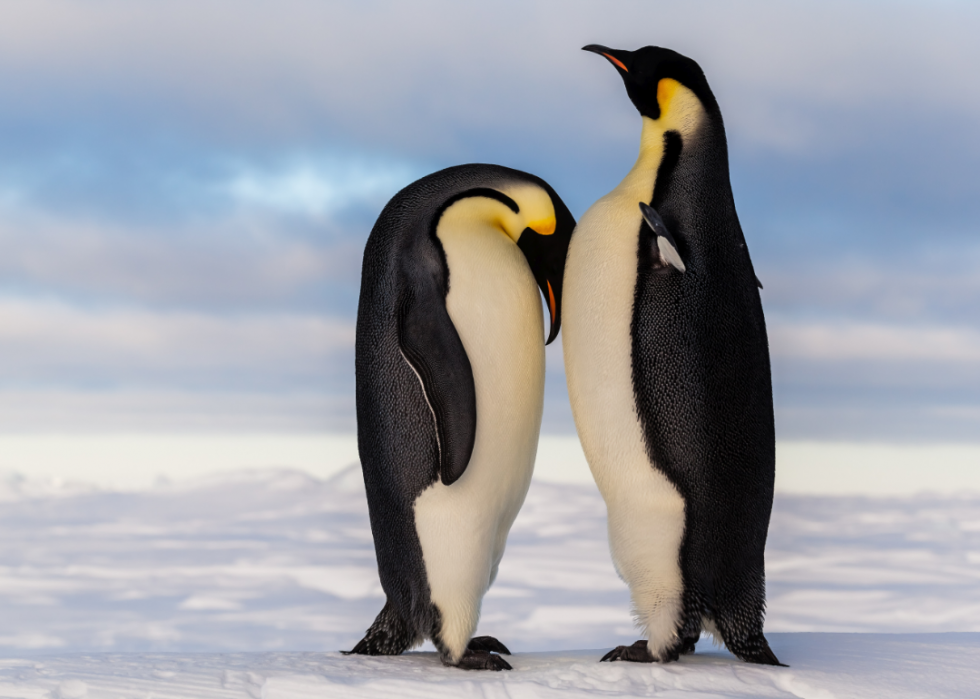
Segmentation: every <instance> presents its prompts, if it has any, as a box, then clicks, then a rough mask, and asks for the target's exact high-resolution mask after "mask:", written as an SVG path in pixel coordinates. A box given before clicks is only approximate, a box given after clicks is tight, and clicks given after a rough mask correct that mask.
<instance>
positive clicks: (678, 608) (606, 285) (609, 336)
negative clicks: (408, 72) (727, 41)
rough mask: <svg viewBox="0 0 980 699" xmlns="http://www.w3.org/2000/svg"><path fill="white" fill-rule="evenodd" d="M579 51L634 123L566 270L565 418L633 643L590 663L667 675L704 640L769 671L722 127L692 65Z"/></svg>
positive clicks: (763, 414)
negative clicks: (625, 97)
mask: <svg viewBox="0 0 980 699" xmlns="http://www.w3.org/2000/svg"><path fill="white" fill-rule="evenodd" d="M585 48H586V50H588V51H592V52H595V53H598V54H600V55H603V56H605V57H606V58H607V59H608V60H609V62H610V63H611V64H613V65H614V66H615V67H616V70H617V71H618V72H619V74H620V76H621V77H622V79H623V81H624V83H625V85H626V89H627V92H628V94H629V97H630V99H631V100H632V102H633V104H634V105H635V106H636V108H637V109H638V111H639V112H640V114H641V116H642V123H643V129H642V133H641V142H640V154H639V158H638V160H637V162H636V164H635V165H634V166H633V168H632V170H631V171H630V172H629V174H628V175H627V176H626V178H625V179H624V180H623V181H622V182H621V183H620V184H619V186H617V187H616V188H615V189H614V190H613V191H612V192H610V193H609V194H608V195H606V196H605V197H603V198H602V199H600V200H599V201H597V202H596V203H595V204H594V205H593V206H592V207H591V208H590V209H589V210H588V211H587V212H586V213H585V214H584V215H583V216H582V219H581V221H580V222H579V225H578V227H577V228H576V231H575V234H574V236H573V237H572V243H571V246H570V249H569V253H568V260H567V264H566V270H565V309H564V323H565V325H564V340H563V344H564V351H565V370H566V375H567V377H568V386H569V395H570V398H571V402H572V409H573V413H574V416H575V422H576V426H577V428H578V432H579V435H580V437H581V440H582V445H583V448H584V449H585V453H586V456H587V457H588V460H589V465H590V467H591V469H592V472H593V474H594V476H595V479H596V482H597V484H598V485H599V488H600V490H601V492H602V494H603V498H604V499H605V501H606V504H607V508H608V512H609V538H610V547H611V551H612V556H613V560H614V562H615V564H616V567H617V570H618V571H619V573H620V575H621V576H622V577H623V578H624V579H625V580H626V582H627V583H628V584H629V586H630V593H631V596H632V600H633V608H634V613H635V615H636V618H637V622H638V624H639V626H640V627H641V628H642V629H643V630H644V631H645V632H646V635H647V639H646V640H645V641H639V642H637V644H634V645H633V646H621V647H619V648H617V649H615V650H613V651H612V652H610V653H609V654H608V655H607V656H606V658H603V659H604V660H634V661H646V662H649V661H652V660H658V661H668V660H673V659H676V658H677V657H678V656H679V654H680V653H685V652H690V651H692V650H693V649H694V644H695V643H696V642H697V640H698V638H699V636H700V634H701V631H702V629H703V630H706V631H709V632H710V633H712V634H713V635H714V636H715V638H716V639H718V640H721V641H723V642H724V643H725V645H726V646H727V647H728V649H729V650H731V651H732V652H733V653H734V654H735V655H737V656H738V657H740V658H742V659H743V660H746V661H749V662H755V663H766V664H777V663H778V660H777V659H776V656H775V655H774V654H773V653H772V651H771V650H770V648H769V645H768V643H767V641H766V639H765V636H764V635H763V618H764V614H765V567H764V558H763V554H764V549H765V542H766V535H767V531H768V525H769V514H770V510H771V507H772V496H773V483H774V477H775V431H774V426H773V408H772V386H771V376H770V366H769V350H768V341H767V338H766V328H765V319H764V317H763V313H762V305H761V300H760V297H759V292H758V286H757V280H756V277H755V273H754V271H753V267H752V262H751V260H750V259H749V253H748V249H747V248H746V244H745V238H744V236H743V234H742V229H741V227H740V225H739V221H738V216H737V215H736V212H735V204H734V199H733V196H732V190H731V184H730V180H729V172H728V153H727V145H726V139H725V130H724V126H723V123H722V118H721V112H720V110H719V108H718V104H717V102H716V100H715V98H714V96H713V94H712V92H711V89H710V88H709V87H708V83H707V80H706V79H705V77H704V74H703V72H702V71H701V69H700V67H699V66H698V65H697V63H695V62H694V61H693V60H691V59H689V58H686V57H684V56H681V55H680V54H678V53H676V52H674V51H670V50H668V49H663V48H657V47H646V48H643V49H639V50H637V51H632V52H630V51H619V50H615V49H609V48H606V47H603V46H596V45H593V46H587V47H585ZM641 205H642V206H641Z"/></svg>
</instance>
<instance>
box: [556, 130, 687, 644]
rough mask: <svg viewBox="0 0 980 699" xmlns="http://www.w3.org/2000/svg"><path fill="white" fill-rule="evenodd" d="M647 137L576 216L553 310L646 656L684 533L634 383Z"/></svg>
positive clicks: (652, 170)
mask: <svg viewBox="0 0 980 699" xmlns="http://www.w3.org/2000/svg"><path fill="white" fill-rule="evenodd" d="M659 142H660V143H662V139H661V141H659ZM656 145H657V142H654V143H653V144H651V147H650V148H649V149H647V150H646V151H645V152H644V151H641V156H640V160H639V161H638V162H637V164H636V166H635V167H634V168H633V170H632V171H631V172H630V173H629V175H628V176H627V177H626V179H624V180H623V182H622V183H621V184H620V185H619V186H618V187H617V188H616V189H615V190H613V191H612V192H611V193H609V194H608V195H606V196H605V197H603V198H602V199H600V200H599V201H597V202H596V203H595V204H594V205H593V206H592V207H591V208H590V209H589V210H588V211H587V212H586V213H585V215H584V216H583V217H582V219H581V220H580V221H579V224H578V226H577V227H576V229H575V233H574V234H573V236H572V242H571V246H570V247H569V251H568V259H567V261H566V263H565V281H564V292H563V309H562V332H563V341H562V342H563V345H564V352H565V373H566V376H567V379H568V393H569V398H570V399H571V404H572V413H573V415H574V417H575V425H576V428H577V429H578V434H579V438H580V439H581V441H582V447H583V449H584V451H585V455H586V457H587V458H588V461H589V467H590V468H591V470H592V475H593V476H594V477H595V480H596V483H597V485H598V486H599V490H600V491H601V493H602V496H603V499H604V500H605V501H606V507H607V508H608V512H609V541H610V549H611V552H612V557H613V562H614V563H615V565H616V569H617V571H618V572H619V574H620V575H621V576H622V577H623V579H624V580H625V581H626V583H627V584H628V585H629V586H630V593H631V595H632V598H633V608H634V613H635V614H636V617H637V622H638V623H639V624H640V626H641V627H643V628H644V629H645V630H646V632H647V637H648V639H649V640H648V647H649V648H650V651H651V652H652V653H654V655H658V654H659V653H660V652H661V651H662V650H663V649H665V648H667V647H669V646H670V645H672V644H673V641H674V636H675V633H676V628H677V623H678V620H679V618H680V615H681V612H682V594H683V581H682V577H681V570H680V546H681V543H682V540H683V535H684V500H683V498H682V497H681V496H680V494H679V493H678V491H677V489H676V488H675V487H674V486H673V484H671V482H670V481H669V480H668V479H667V477H666V476H665V475H664V474H663V472H662V471H660V470H659V469H657V468H656V466H655V464H653V463H652V462H651V460H650V458H649V456H648V454H647V450H646V445H645V440H644V436H643V428H642V425H641V423H640V419H639V415H638V409H637V405H636V399H635V394H634V388H633V343H632V337H631V326H632V318H633V300H634V294H635V290H636V279H637V263H638V256H637V253H638V245H639V231H640V226H641V225H642V218H641V214H640V209H639V202H641V201H644V202H649V201H650V198H651V196H652V193H653V188H654V180H655V177H656V172H657V165H658V164H659V159H660V155H661V153H662V147H661V150H660V151H658V150H657V148H656Z"/></svg>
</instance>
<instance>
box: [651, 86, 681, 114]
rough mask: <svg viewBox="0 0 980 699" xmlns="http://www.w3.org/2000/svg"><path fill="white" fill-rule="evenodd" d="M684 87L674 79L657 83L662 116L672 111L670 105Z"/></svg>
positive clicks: (658, 101)
mask: <svg viewBox="0 0 980 699" xmlns="http://www.w3.org/2000/svg"><path fill="white" fill-rule="evenodd" d="M680 87H682V85H681V84H680V83H679V82H677V81H676V80H674V79H673V78H663V79H662V80H661V81H660V82H658V83H657V103H658V104H660V116H661V117H663V115H664V114H665V113H666V112H667V111H668V110H669V109H670V103H671V102H672V101H673V99H674V95H676V94H677V89H678V88H680Z"/></svg>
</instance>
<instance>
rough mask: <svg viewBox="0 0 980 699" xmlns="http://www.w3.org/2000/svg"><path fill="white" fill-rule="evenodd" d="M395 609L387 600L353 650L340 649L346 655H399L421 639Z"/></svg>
mask: <svg viewBox="0 0 980 699" xmlns="http://www.w3.org/2000/svg"><path fill="white" fill-rule="evenodd" d="M416 636H417V634H413V633H412V632H411V631H410V630H409V627H408V625H407V624H406V623H405V622H404V621H403V620H402V618H401V617H400V616H399V615H398V613H397V612H396V611H395V608H394V607H393V606H392V605H391V603H390V602H385V606H384V607H383V608H382V610H381V613H380V614H378V618H377V619H375V620H374V623H373V624H371V628H369V629H368V630H367V633H366V634H364V638H362V639H361V640H360V641H358V642H357V645H356V646H354V647H353V648H352V649H351V650H342V651H340V652H341V653H343V654H344V655H399V654H401V653H404V652H405V651H406V650H408V649H409V648H411V647H412V646H413V645H415V644H416V643H418V642H419V641H421V639H419V638H416Z"/></svg>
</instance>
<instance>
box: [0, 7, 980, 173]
mask: <svg viewBox="0 0 980 699" xmlns="http://www.w3.org/2000/svg"><path fill="white" fill-rule="evenodd" d="M978 20H980V14H978V11H977V9H976V8H975V7H973V6H971V5H969V4H966V3H951V4H942V5H937V4H931V5H918V4H912V3H905V4H893V5H890V6H889V7H888V11H887V12H884V13H883V11H882V7H881V6H880V5H879V4H877V3H874V2H858V3H847V2H824V3H815V2H814V3H793V4H786V3H776V2H758V1H756V2H750V3H742V4H739V5H732V4H730V3H724V2H688V3H683V4H680V3H677V4H665V3H656V4H649V3H635V2H630V3H618V4H613V5H597V4H595V3H592V2H586V1H584V0H583V1H577V2H576V1H568V0H564V1H559V0H549V1H538V2H526V1H522V2H517V0H512V1H511V2H498V3H494V4H493V5H492V6H489V5H479V4H465V3H464V4H461V3H453V2H445V1H437V0H419V2H414V3H411V4H409V5H406V4H404V3H399V2H395V1H394V0H379V1H376V2H371V3H361V4H358V3H328V4H324V3H320V2H315V1H314V0H284V1H283V2H281V3H276V4H275V5H270V4H263V3H248V4H245V5H242V4H241V3H238V2H231V1H230V0H226V1H224V2H221V1H218V2H211V3H208V5H207V6H206V7H205V6H202V5H201V4H200V3H195V2H191V1H190V0H171V1H170V2H167V3H151V4H147V3H141V4H138V5H133V4H132V3H127V2H125V0H102V1H101V2H98V3H85V4H84V5H79V4H77V3H72V2H69V1H68V0H29V1H22V2H16V3H8V6H7V7H6V8H5V21H4V23H3V26H2V27H0V58H2V61H0V64H2V65H5V66H10V68H8V69H7V70H6V71H3V72H2V75H3V77H2V81H3V83H4V85H5V86H6V89H5V92H7V94H10V95H11V96H14V95H16V96H17V97H18V100H17V101H16V102H14V103H12V104H19V105H20V106H21V107H24V106H27V107H28V108H31V109H44V110H50V108H51V106H52V105H51V102H52V101H56V102H57V101H62V100H66V99H67V100H70V101H72V102H74V103H76V104H77V105H79V106H80V107H83V111H86V112H89V113H93V112H94V113H97V112H99V111H100V110H102V109H104V107H105V105H106V104H110V105H113V106H114V108H119V105H120V104H121V103H122V104H125V105H128V107H126V109H127V110H128V111H130V115H131V116H135V117H139V118H140V119H145V120H146V121H148V122H152V123H157V124H167V123H169V122H168V120H169V119H171V118H172V117H173V115H174V114H181V113H183V114H188V113H193V114H194V115H195V116H194V117H193V121H194V123H196V124H198V125H199V126H201V125H204V124H207V125H208V126H207V128H208V129H209V130H210V131H211V132H212V133H214V132H215V131H217V134H216V136H217V137H218V138H219V139H223V140H226V142H227V139H232V140H234V139H237V138H241V137H243V136H244V135H246V134H247V135H248V138H251V139H255V138H259V139H267V138H269V137H270V136H271V134H275V136H274V138H282V137H286V138H301V139H303V138H309V137H310V136H311V135H313V134H323V133H324V129H326V130H340V131H342V132H344V133H345V134H347V135H349V136H353V135H356V136H357V137H358V138H359V139H362V142H364V143H367V142H373V143H376V144H377V143H384V144H386V145H388V146H389V147H394V148H398V149H402V150H404V149H408V150H412V151H415V152H419V151H420V150H421V151H424V152H432V151H433V150H441V151H442V152H443V153H444V154H448V153H451V152H452V151H453V150H455V149H458V148H459V146H460V143H461V137H463V134H467V133H469V134H472V133H476V132H479V131H499V130H500V128H501V126H502V125H503V126H505V127H509V126H516V125H518V124H520V125H522V128H524V129H525V130H527V131H530V132H532V133H534V134H536V136H537V137H544V138H548V132H553V131H559V132H561V133H562V134H563V135H567V134H568V133H569V131H571V132H575V131H576V130H581V128H580V127H581V126H583V125H586V124H587V125H589V126H590V127H591V126H593V125H594V124H595V123H596V122H595V121H594V120H595V119H600V120H601V123H603V124H605V126H606V127H607V129H611V130H612V131H614V132H618V135H619V136H622V137H627V136H631V131H632V129H633V127H632V125H631V124H632V121H631V120H629V119H627V118H623V117H615V118H611V115H613V114H621V113H623V109H624V107H625V104H624V97H623V95H622V94H621V86H619V85H617V84H616V82H617V81H616V80H614V79H613V77H614V76H613V75H612V74H611V73H609V71H608V67H607V66H605V65H603V64H601V62H600V61H597V60H595V59H594V57H589V56H585V55H583V54H581V53H580V52H579V51H578V48H579V47H580V46H582V45H584V44H586V43H592V42H595V41H601V42H604V43H607V44H609V45H617V46H623V47H628V48H633V47H638V46H641V45H644V44H650V43H655V44H660V45H667V46H672V47H675V48H678V49H679V50H681V51H683V52H687V53H689V54H691V55H694V56H695V57H697V58H698V59H699V60H700V62H701V63H702V64H703V65H704V67H705V68H706V70H707V72H708V75H709V77H710V78H711V79H712V82H713V83H717V85H718V87H717V91H718V92H719V93H720V95H721V96H722V97H723V102H722V103H723V105H725V106H726V109H727V111H726V113H730V118H729V123H730V124H731V125H732V126H733V127H734V129H735V130H736V131H737V132H739V133H740V134H742V135H743V136H744V137H745V138H747V139H748V140H750V141H753V142H758V143H762V144H769V145H771V146H772V147H774V148H778V149H785V148H790V149H795V150H798V149H799V148H808V149H812V148H818V149H820V150H822V151H826V150H827V149H828V148H831V149H841V148H848V147H850V146H851V144H854V143H858V142H860V139H861V138H863V137H865V136H867V135H868V133H871V134H872V135H873V133H874V132H873V131H871V132H869V131H868V129H869V128H872V129H873V128H874V122H869V121H867V120H866V121H865V122H864V123H863V124H861V123H858V122H855V121H854V120H853V119H852V120H851V121H850V126H851V127H852V128H850V129H847V126H848V124H847V123H846V121H844V122H841V121H836V122H834V121H833V120H831V121H832V122H833V126H834V127H844V128H841V129H835V132H834V138H833V139H830V140H828V139H827V138H826V133H827V129H826V126H827V125H828V121H827V120H828V112H827V109H828V108H831V109H833V110H835V111H837V112H838V113H840V114H852V115H853V114H855V113H858V112H861V111H863V110H866V108H869V107H874V108H877V107H878V106H880V105H883V104H887V105H889V108H890V109H893V110H894V112H895V114H894V116H895V117H897V118H899V119H901V118H902V117H903V113H916V114H919V115H923V116H928V115H932V117H933V118H934V119H940V120H941V121H942V122H944V123H945V122H948V117H949V115H950V114H963V115H965V116H967V117H969V118H974V119H975V118H977V117H980V91H978V90H976V89H970V88H969V85H970V83H969V82H968V81H964V78H966V77H968V75H969V71H968V66H975V65H977V63H978V61H980V47H978V46H977V43H976V42H975V40H974V37H975V35H976V29H977V26H978ZM406 27H410V28H411V31H406ZM39 86H50V87H47V88H45V87H42V88H41V89H38V88H39ZM31 105H33V106H31ZM581 105H589V109H583V108H582V107H581ZM48 116H50V112H48ZM625 116H626V117H631V116H632V115H630V114H628V109H626V113H625ZM634 121H635V119H634ZM880 126H881V124H879V128H880ZM589 130H590V131H594V130H593V129H591V128H590V129H589ZM600 140H604V139H603V138H602V137H600ZM420 147H421V148H420Z"/></svg>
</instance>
